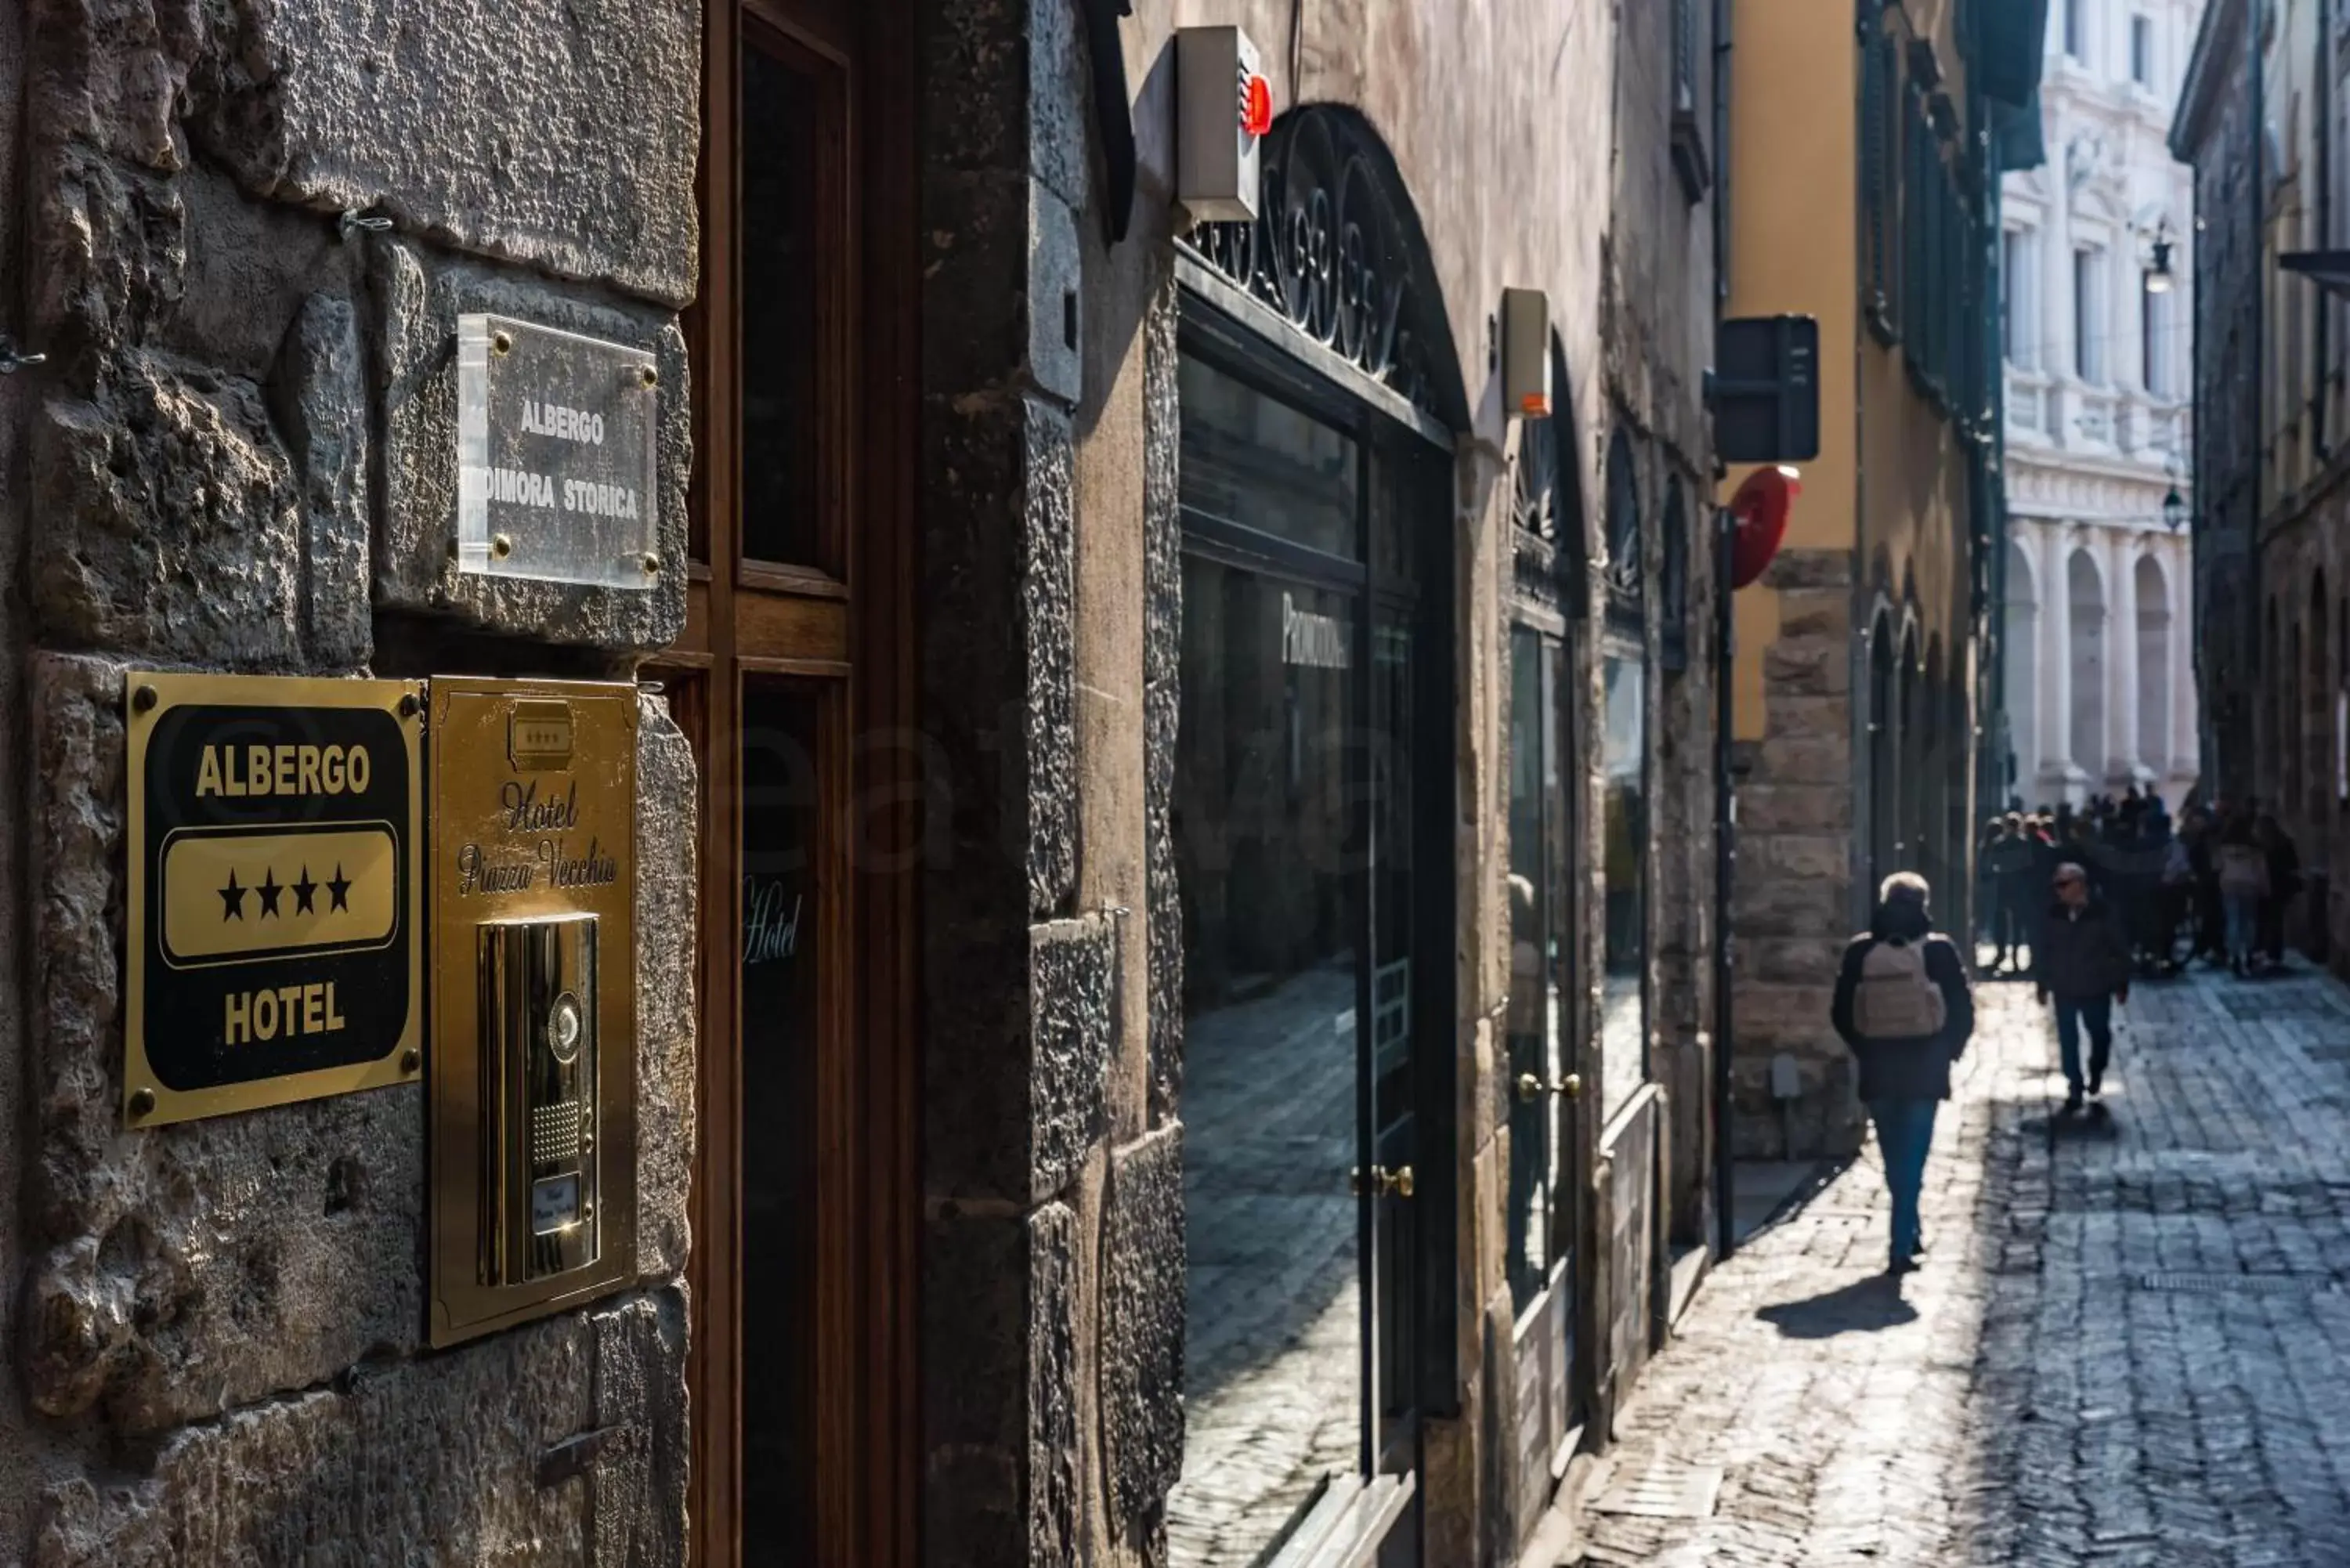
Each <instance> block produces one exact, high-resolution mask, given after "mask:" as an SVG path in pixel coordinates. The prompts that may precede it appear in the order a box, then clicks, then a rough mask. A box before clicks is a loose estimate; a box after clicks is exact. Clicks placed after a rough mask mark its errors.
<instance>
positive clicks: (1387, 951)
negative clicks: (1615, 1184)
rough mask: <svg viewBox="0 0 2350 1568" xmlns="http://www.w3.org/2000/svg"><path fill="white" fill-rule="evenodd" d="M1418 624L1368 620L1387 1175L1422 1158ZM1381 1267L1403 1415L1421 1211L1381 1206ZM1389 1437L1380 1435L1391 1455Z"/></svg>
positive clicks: (1393, 612) (1388, 1391)
mask: <svg viewBox="0 0 2350 1568" xmlns="http://www.w3.org/2000/svg"><path fill="white" fill-rule="evenodd" d="M1412 655H1413V650H1412V636H1411V619H1410V614H1409V611H1407V610H1403V609H1399V608H1397V607H1381V608H1380V610H1379V612H1378V615H1377V616H1376V617H1375V618H1374V619H1373V621H1372V624H1371V692H1370V696H1371V737H1370V739H1371V743H1370V746H1369V762H1370V799H1369V803H1368V804H1369V806H1370V814H1369V815H1370V823H1371V867H1372V877H1371V909H1372V914H1373V916H1374V919H1373V923H1372V931H1373V942H1372V947H1373V952H1372V959H1371V1118H1372V1147H1373V1148H1374V1150H1375V1153H1374V1155H1373V1159H1374V1161H1375V1163H1377V1164H1378V1165H1379V1166H1381V1167H1383V1168H1386V1169H1388V1170H1400V1169H1402V1168H1405V1167H1406V1166H1412V1165H1415V1164H1416V1162H1417V1161H1418V1158H1419V1150H1418V1148H1417V1147H1416V1146H1417V1143H1418V1138H1417V1136H1416V1131H1417V1129H1416V1126H1415V1118H1414V1116H1413V1111H1414V1108H1415V1106H1416V1104H1417V1101H1416V1099H1415V1096H1414V1093H1413V1081H1412V1040H1413V1035H1414V1033H1415V1032H1416V1031H1417V1029H1418V1028H1419V1025H1420V1023H1421V1020H1420V1019H1419V1007H1420V992H1422V990H1423V989H1424V986H1423V984H1422V981H1421V977H1420V975H1419V972H1418V971H1417V968H1416V955H1415V953H1414V951H1413V940H1412V936H1413V929H1414V927H1415V926H1416V925H1417V924H1418V923H1419V922H1420V921H1421V920H1422V919H1424V918H1425V913H1426V912H1425V911H1424V910H1423V909H1421V908H1420V905H1419V897H1418V893H1419V887H1418V880H1417V865H1416V858H1415V857H1414V855H1413V853H1412V845H1413V840H1414V838H1415V836H1416V835H1415V834H1414V832H1413V827H1414V824H1413V820H1412V817H1413V813H1414V811H1415V810H1416V809H1417V806H1416V803H1417V802H1418V800H1419V791H1418V790H1417V789H1416V788H1414V787H1413V786H1414V780H1413V774H1414V771H1415V768H1416V766H1417V764H1418V763H1419V761H1420V757H1419V745H1418V741H1419V736H1418V723H1417V713H1416V711H1415V704H1414V702H1413V701H1412V683H1413V681H1414V680H1415V679H1417V670H1416V667H1415V665H1414V662H1413V656H1412ZM1376 1213H1377V1216H1378V1221H1379V1224H1380V1227H1381V1231H1380V1235H1379V1238H1378V1332H1379V1343H1378V1351H1379V1366H1378V1381H1379V1395H1380V1408H1381V1410H1382V1411H1383V1412H1384V1413H1385V1414H1387V1415H1388V1416H1390V1417H1400V1416H1402V1415H1404V1414H1405V1413H1406V1412H1408V1411H1409V1409H1410V1407H1411V1406H1412V1404H1413V1394H1414V1388H1413V1378H1412V1369H1411V1367H1412V1364H1411V1352H1412V1347H1413V1345H1415V1343H1416V1342H1417V1335H1416V1334H1415V1332H1414V1324H1415V1321H1416V1319H1417V1317H1418V1313H1417V1310H1416V1299H1415V1293H1414V1292H1413V1289H1412V1284H1413V1275H1412V1259H1413V1258H1414V1257H1415V1256H1416V1255H1417V1253H1418V1251H1419V1231H1418V1224H1417V1219H1418V1214H1419V1210H1418V1209H1417V1207H1416V1206H1415V1205H1412V1204H1410V1203H1382V1204H1381V1205H1379V1206H1378V1210H1376ZM1390 1440H1391V1434H1390V1433H1388V1432H1386V1431H1383V1432H1382V1433H1381V1434H1380V1438H1379V1441H1380V1446H1381V1448H1382V1449H1384V1448H1385V1447H1386V1446H1387V1445H1388V1442H1389V1441H1390Z"/></svg>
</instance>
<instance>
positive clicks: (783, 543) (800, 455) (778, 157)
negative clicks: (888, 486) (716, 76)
mask: <svg viewBox="0 0 2350 1568" xmlns="http://www.w3.org/2000/svg"><path fill="white" fill-rule="evenodd" d="M822 85H823V84H821V83H820V82H818V81H816V79H814V78H811V77H809V76H808V75H807V74H806V73H805V72H802V71H798V70H795V69H794V68H793V67H791V66H790V65H788V64H786V63H785V61H783V60H781V59H778V58H776V57H775V56H773V55H769V54H764V53H762V52H761V51H760V50H758V49H756V48H746V49H745V50H744V51H743V201H742V205H741V207H740V209H739V212H740V213H741V222H742V260H741V265H742V268H743V278H742V290H741V294H742V302H743V305H742V308H743V343H742V373H743V435H742V452H743V460H742V461H743V472H742V483H743V521H742V541H743V555H745V556H751V557H753V558H755V559H758V560H763V561H789V562H795V563H799V564H803V565H816V566H826V565H829V563H827V562H825V561H823V560H821V559H820V558H819V557H820V556H821V553H822V548H823V546H822V543H821V537H820V535H819V532H818V528H817V522H818V519H817V517H816V386H815V380H816V145H817V122H816V115H817V111H818V108H819V106H820V105H821V103H822V101H823V94H822V90H821V89H822Z"/></svg>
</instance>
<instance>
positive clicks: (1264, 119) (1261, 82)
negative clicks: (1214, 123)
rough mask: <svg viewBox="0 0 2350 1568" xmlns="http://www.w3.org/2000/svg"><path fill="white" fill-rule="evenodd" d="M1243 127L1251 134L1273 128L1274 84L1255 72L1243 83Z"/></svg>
mask: <svg viewBox="0 0 2350 1568" xmlns="http://www.w3.org/2000/svg"><path fill="white" fill-rule="evenodd" d="M1241 129H1242V130H1244V131H1246V132H1247V133H1248V134H1249V135H1251V136H1263V134H1264V133H1265V132H1266V131H1268V130H1272V129H1273V84H1272V83H1271V82H1269V81H1267V80H1265V79H1264V78H1263V77H1261V76H1257V75H1255V74H1254V73H1253V72H1252V73H1251V74H1250V76H1249V78H1248V79H1247V80H1245V81H1243V83H1241Z"/></svg>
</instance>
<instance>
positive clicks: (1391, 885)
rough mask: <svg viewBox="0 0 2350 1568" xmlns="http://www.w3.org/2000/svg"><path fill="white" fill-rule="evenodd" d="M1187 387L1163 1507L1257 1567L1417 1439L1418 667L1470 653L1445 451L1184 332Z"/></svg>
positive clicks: (1431, 1014) (1186, 1541) (1423, 825)
mask: <svg viewBox="0 0 2350 1568" xmlns="http://www.w3.org/2000/svg"><path fill="white" fill-rule="evenodd" d="M1229 352H1231V350H1230V349H1229V346H1227V348H1226V353H1229ZM1211 361H1212V362H1211ZM1285 384H1286V383H1284V385H1285ZM1178 385H1179V389H1180V398H1181V441H1182V450H1181V462H1180V501H1181V505H1182V509H1183V522H1184V559H1183V619H1182V640H1181V649H1180V704H1181V711H1180V715H1179V723H1178V729H1177V734H1178V737H1179V739H1178V743H1177V750H1176V776H1175V792H1174V801H1173V811H1172V814H1171V822H1170V826H1171V828H1172V832H1173V837H1174V846H1175V858H1176V867H1177V879H1178V886H1179V887H1180V890H1181V900H1182V912H1183V952H1184V963H1183V998H1182V1001H1183V1018H1184V1022H1183V1038H1184V1046H1183V1054H1184V1083H1183V1100H1182V1115H1183V1122H1184V1127H1185V1134H1184V1203H1185V1209H1186V1213H1187V1230H1188V1263H1187V1275H1186V1284H1185V1289H1186V1303H1185V1310H1186V1315H1187V1321H1188V1333H1187V1343H1186V1354H1185V1371H1184V1403H1185V1448H1184V1456H1183V1469H1182V1475H1181V1478H1180V1480H1178V1482H1177V1483H1176V1486H1175V1488H1174V1490H1173V1491H1172V1493H1171V1494H1170V1498H1169V1501H1168V1509H1167V1521H1168V1548H1169V1558H1170V1563H1174V1564H1176V1565H1179V1568H1207V1565H1209V1564H1224V1563H1234V1564H1238V1563H1257V1562H1260V1561H1263V1558H1264V1556H1265V1554H1266V1553H1267V1552H1268V1551H1269V1549H1270V1548H1272V1547H1273V1545H1274V1543H1275V1542H1277V1541H1278V1540H1279V1539H1280V1537H1281V1535H1282V1533H1283V1532H1284V1531H1285V1530H1286V1529H1288V1528H1289V1526H1290V1525H1291V1523H1292V1522H1293V1521H1295V1519H1296V1518H1298V1517H1299V1516H1300V1514H1301V1512H1302V1511H1304V1510H1305V1509H1307V1508H1309V1507H1311V1506H1314V1505H1315V1501H1316V1500H1317V1499H1319V1498H1324V1497H1326V1496H1328V1495H1332V1493H1333V1491H1334V1490H1335V1489H1343V1488H1347V1487H1350V1486H1354V1485H1357V1484H1358V1483H1360V1482H1361V1481H1362V1480H1363V1478H1364V1474H1365V1472H1364V1466H1363V1458H1364V1456H1365V1455H1366V1454H1369V1455H1371V1456H1373V1461H1372V1466H1371V1469H1372V1470H1373V1472H1383V1471H1385V1470H1388V1469H1397V1468H1402V1469H1409V1467H1410V1464H1411V1462H1412V1461H1411V1457H1410V1456H1411V1454H1412V1453H1413V1452H1414V1451H1415V1450H1414V1449H1413V1447H1412V1442H1413V1434H1414V1430H1415V1427H1414V1423H1415V1421H1416V1410H1415V1406H1416V1399H1417V1390H1418V1388H1419V1384H1420V1376H1419V1368H1418V1366H1417V1364H1416V1361H1415V1357H1416V1355H1417V1354H1418V1350H1419V1336H1418V1328H1419V1324H1418V1316H1419V1311H1420V1293H1419V1289H1418V1280H1419V1268H1420V1262H1419V1260H1420V1255H1421V1251H1422V1244H1421V1238H1420V1236H1419V1231H1418V1226H1419V1224H1420V1223H1422V1222H1423V1220H1422V1218H1421V1216H1420V1214H1419V1207H1420V1206H1421V1205H1425V1204H1426V1203H1428V1201H1429V1196H1428V1194H1427V1193H1425V1192H1421V1191H1419V1183H1420V1182H1423V1181H1426V1180H1428V1179H1430V1177H1429V1173H1430V1170H1432V1169H1433V1167H1432V1166H1431V1165H1430V1163H1429V1162H1428V1160H1427V1159H1426V1158H1424V1157H1423V1156H1422V1154H1421V1152H1420V1148H1419V1140H1420V1136H1421V1134H1420V1125H1421V1116H1420V1109H1421V1106H1420V1097H1421V1089H1420V1083H1419V1069H1420V1064H1421V1063H1422V1062H1423V1060H1424V1056H1423V1054H1422V1053H1421V1052H1420V1051H1419V1040H1420V1037H1421V1035H1422V1034H1423V1033H1426V1032H1430V1031H1433V1032H1434V1033H1437V1034H1440V1035H1442V1036H1443V1037H1444V1038H1445V1039H1446V1040H1448V1041H1449V1039H1450V1029H1449V1018H1450V1014H1451V997H1450V993H1449V992H1447V991H1445V990H1444V989H1443V984H1442V981H1441V980H1440V976H1441V975H1442V974H1443V972H1444V962H1443V961H1442V959H1441V958H1431V956H1430V955H1431V953H1440V954H1442V955H1446V956H1449V954H1450V951H1451V938H1450V935H1449V933H1450V922H1451V910H1450V905H1449V903H1448V902H1447V901H1446V900H1445V899H1443V898H1441V896H1440V894H1439V893H1437V892H1435V891H1434V890H1432V889H1431V888H1430V887H1429V886H1426V885H1424V882H1425V879H1423V878H1421V877H1420V876H1419V867H1421V866H1423V865H1426V864H1429V863H1430V861H1429V859H1428V857H1427V855H1426V854H1425V853H1424V851H1425V849H1426V847H1427V846H1425V845H1424V844H1423V843H1422V840H1423V839H1424V838H1426V837H1427V836H1428V835H1429V833H1430V831H1431V828H1430V823H1429V822H1428V821H1424V820H1423V819H1429V818H1431V817H1432V816H1440V814H1436V813H1434V812H1433V809H1432V808H1433V801H1434V797H1433V796H1432V795H1431V794H1429V793H1428V792H1427V790H1426V787H1425V781H1427V780H1429V779H1431V778H1440V777H1448V776H1449V774H1444V773H1443V771H1442V769H1441V767H1440V765H1439V764H1440V763H1442V761H1443V755H1442V752H1441V750H1439V751H1437V752H1435V753H1430V749H1429V748H1430V745H1431V744H1433V745H1436V746H1438V747H1439V748H1441V745H1442V742H1441V741H1440V740H1433V739H1431V737H1441V736H1443V735H1446V734H1448V733H1449V729H1448V728H1447V726H1446V725H1444V724H1443V723H1440V722H1425V720H1426V716H1425V715H1424V713H1423V711H1422V710H1423V706H1424V698H1423V678H1424V676H1426V675H1427V674H1428V673H1429V672H1431V671H1435V672H1441V671H1444V670H1450V668H1451V658H1450V654H1449V652H1447V653H1444V654H1442V655H1435V654H1431V653H1430V652H1429V651H1426V650H1423V649H1422V648H1421V646H1420V643H1421V639H1422V638H1423V636H1425V635H1427V634H1428V628H1430V626H1433V625H1437V624H1440V622H1439V621H1438V620H1437V617H1438V615H1439V614H1440V596H1438V595H1434V594H1428V595H1423V594H1422V593H1421V591H1420V588H1421V584H1420V583H1419V580H1418V576H1417V573H1416V571H1415V568H1416V567H1417V566H1418V565H1419V562H1420V561H1421V560H1423V559H1424V558H1428V557H1429V556H1431V555H1432V554H1433V553H1435V552H1437V551H1440V548H1441V545H1442V543H1443V542H1444V541H1445V540H1446V539H1447V538H1448V537H1449V533H1448V530H1447V529H1446V527H1445V523H1446V521H1447V519H1448V518H1449V515H1450V497H1451V467H1450V460H1449V456H1448V455H1447V454H1445V453H1443V452H1440V451H1438V450H1437V449H1435V448H1433V447H1427V448H1426V450H1425V451H1422V450H1420V446H1421V445H1424V443H1421V442H1420V438H1419V437H1418V436H1417V435H1409V434H1400V433H1397V432H1395V431H1391V430H1390V429H1389V427H1388V426H1387V425H1386V424H1385V423H1384V422H1382V421H1379V420H1378V416H1373V415H1370V414H1368V413H1367V412H1363V411H1360V410H1356V412H1355V414H1354V416H1353V417H1352V418H1351V419H1349V418H1348V417H1347V414H1346V412H1345V411H1343V410H1334V409H1327V408H1324V407H1322V406H1320V405H1318V404H1317V405H1316V406H1315V407H1314V408H1313V409H1310V410H1309V409H1307V408H1305V407H1304V406H1301V405H1299V404H1297V403H1294V402H1291V401H1289V400H1286V399H1285V398H1284V397H1283V396H1277V395H1275V394H1274V392H1273V391H1272V390H1270V389H1267V387H1265V386H1263V385H1260V383H1259V381H1258V379H1255V376H1254V374H1253V370H1252V367H1251V365H1250V364H1249V363H1248V362H1247V361H1246V360H1245V359H1228V358H1226V357H1225V354H1222V353H1219V354H1206V355H1202V354H1195V353H1192V352H1190V351H1187V352H1186V354H1185V357H1184V361H1183V363H1182V365H1181V367H1180V371H1179V381H1178ZM1416 443H1418V444H1416ZM1431 541H1432V542H1433V543H1430V542H1431ZM1431 769H1433V770H1434V772H1431ZM1424 806H1426V807H1428V808H1429V809H1423V807H1424ZM1436 826H1443V823H1442V822H1441V821H1439V822H1438V823H1437V824H1436ZM1438 937H1440V938H1441V941H1440V942H1438V941H1437V940H1435V939H1436V938H1438ZM1407 1172H1409V1173H1410V1174H1409V1176H1407V1175H1406V1174H1405V1173H1407ZM1367 1336H1369V1337H1368V1338H1367ZM1367 1369H1368V1370H1369V1371H1370V1372H1371V1374H1372V1378H1371V1381H1370V1383H1368V1384H1367V1383H1366V1378H1365V1374H1366V1370H1367ZM1373 1387H1376V1388H1377V1389H1378V1397H1377V1398H1376V1399H1375V1398H1374V1397H1372V1395H1371V1392H1370V1390H1371V1388H1373Z"/></svg>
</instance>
